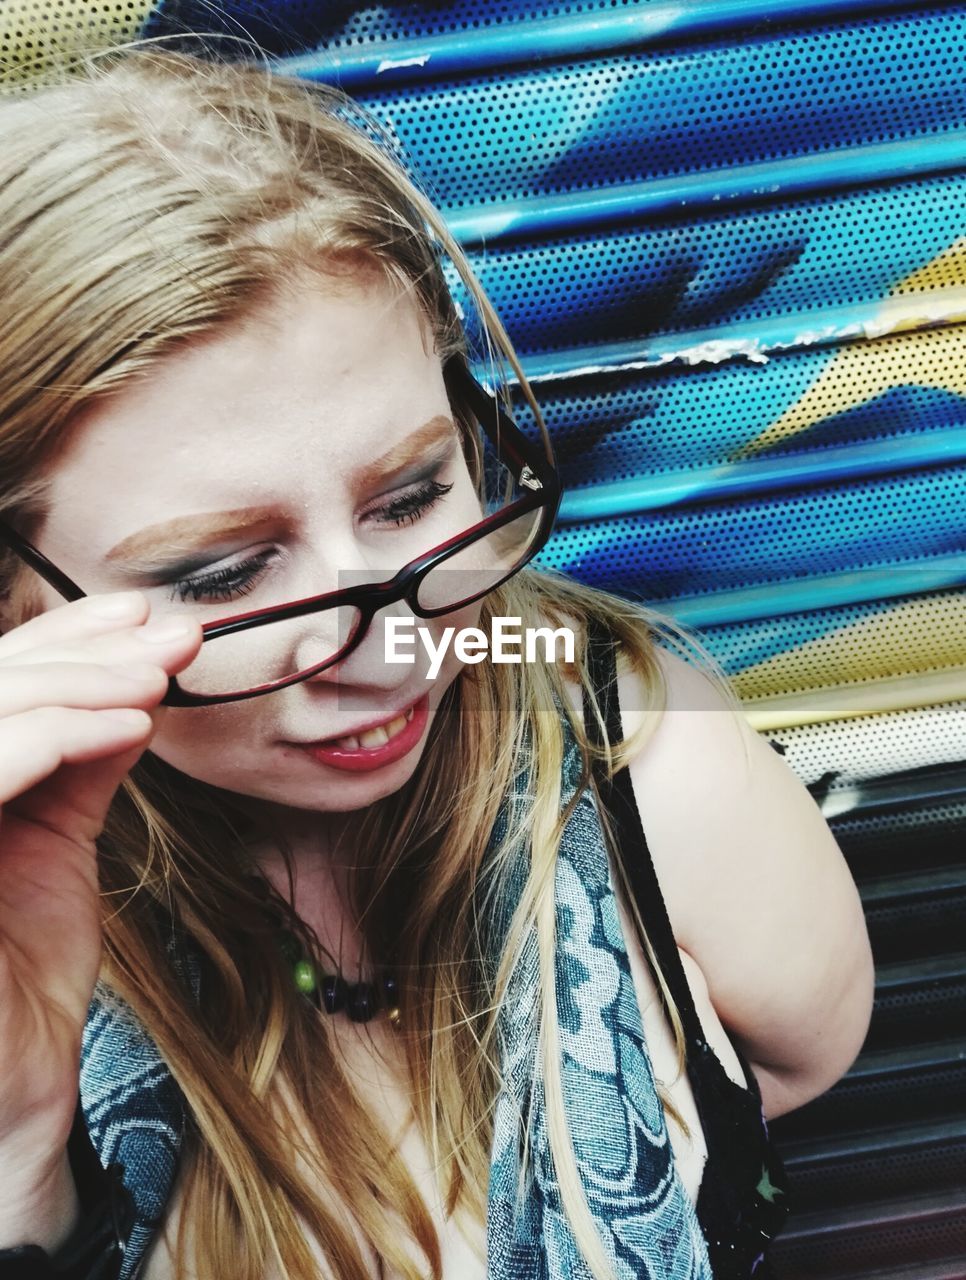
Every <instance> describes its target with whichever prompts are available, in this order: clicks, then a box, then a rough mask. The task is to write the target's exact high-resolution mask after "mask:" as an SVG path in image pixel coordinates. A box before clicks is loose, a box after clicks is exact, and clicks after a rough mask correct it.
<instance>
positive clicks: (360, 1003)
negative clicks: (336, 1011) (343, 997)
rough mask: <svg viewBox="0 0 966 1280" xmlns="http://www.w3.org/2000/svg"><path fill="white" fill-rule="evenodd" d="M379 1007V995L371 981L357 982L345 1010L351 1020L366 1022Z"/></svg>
mask: <svg viewBox="0 0 966 1280" xmlns="http://www.w3.org/2000/svg"><path fill="white" fill-rule="evenodd" d="M378 1007H379V997H378V993H377V991H376V988H375V987H374V986H373V984H372V983H371V982H357V983H356V985H355V986H354V987H353V988H352V994H351V996H350V997H349V1005H348V1008H347V1010H346V1012H347V1013H348V1015H349V1017H350V1018H351V1019H352V1021H353V1022H368V1021H369V1019H370V1018H371V1017H372V1015H373V1014H374V1013H375V1012H376V1010H377V1009H378Z"/></svg>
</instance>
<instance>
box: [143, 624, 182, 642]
mask: <svg viewBox="0 0 966 1280" xmlns="http://www.w3.org/2000/svg"><path fill="white" fill-rule="evenodd" d="M190 630H191V624H190V623H189V622H188V621H187V619H186V618H159V619H158V620H157V621H155V622H146V623H145V624H144V626H143V627H142V628H141V630H140V631H139V632H138V634H139V635H140V637H141V639H142V640H147V641H148V642H149V643H150V644H170V643H171V641H172V640H183V639H184V638H185V636H186V635H187V634H188V632H189V631H190Z"/></svg>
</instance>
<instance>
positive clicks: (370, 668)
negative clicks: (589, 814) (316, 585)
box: [296, 600, 417, 689]
mask: <svg viewBox="0 0 966 1280" xmlns="http://www.w3.org/2000/svg"><path fill="white" fill-rule="evenodd" d="M326 612H327V613H338V614H339V615H340V617H339V619H337V620H336V619H326V618H325V615H324V614H322V615H318V616H317V618H315V620H314V621H313V616H311V615H310V617H308V618H306V619H305V622H306V624H307V625H306V627H305V629H304V631H303V634H302V637H301V640H300V643H299V647H298V653H297V655H296V660H297V662H298V664H299V670H300V671H305V670H307V669H308V668H309V667H313V666H317V665H318V663H320V662H326V661H328V659H329V658H330V657H332V656H333V655H335V654H338V653H340V652H341V651H342V650H343V649H346V648H349V647H350V645H351V642H352V641H353V640H355V639H356V637H357V635H358V632H359V629H360V627H363V626H365V620H364V618H363V616H362V615H361V613H360V611H359V610H358V609H350V608H345V609H338V610H327V611H326ZM390 617H395V618H403V619H406V621H407V623H408V624H411V625H410V630H411V629H412V627H413V626H415V625H416V623H417V619H416V617H415V615H414V614H413V612H412V610H411V609H410V608H409V606H408V604H407V603H406V601H405V600H395V601H393V602H392V603H391V604H388V605H384V606H383V607H382V608H381V609H379V610H377V611H376V613H375V614H374V615H373V616H372V618H371V621H370V622H369V625H368V627H367V628H366V630H365V634H364V635H363V636H362V638H361V640H359V641H358V643H357V644H355V645H352V647H351V652H348V653H346V654H345V656H344V657H340V658H338V659H337V661H335V662H334V663H332V665H331V666H328V667H326V668H325V669H324V670H322V671H319V672H317V673H316V674H315V675H314V676H310V677H309V679H310V681H320V682H327V683H330V684H366V685H371V686H373V687H379V688H385V689H390V688H395V687H398V686H399V685H400V684H401V683H403V681H404V680H405V679H407V678H410V677H411V675H412V669H411V667H410V666H402V665H400V664H399V663H398V662H395V661H392V660H390V658H389V657H388V654H387V643H386V638H387V636H386V633H387V630H388V623H387V620H388V619H389V618H390ZM389 649H390V650H391V646H390V647H389Z"/></svg>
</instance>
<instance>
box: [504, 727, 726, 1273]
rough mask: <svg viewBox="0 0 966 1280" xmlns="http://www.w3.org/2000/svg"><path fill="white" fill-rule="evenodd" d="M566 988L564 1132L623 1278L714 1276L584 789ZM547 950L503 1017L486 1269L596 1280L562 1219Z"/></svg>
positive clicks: (572, 745) (564, 866)
mask: <svg viewBox="0 0 966 1280" xmlns="http://www.w3.org/2000/svg"><path fill="white" fill-rule="evenodd" d="M561 719H562V721H563V724H564V732H565V739H564V765H563V771H562V772H563V776H562V794H561V809H563V808H564V807H565V806H566V805H567V804H568V803H569V802H570V800H571V798H572V797H573V795H574V792H575V791H576V790H577V787H578V785H579V782H580V775H581V754H580V748H579V746H578V744H577V741H576V739H575V738H574V736H573V733H572V732H571V731H570V727H569V724H568V722H567V720H566V717H564V716H563V714H562V713H561ZM528 777H529V770H528V766H527V763H526V758H525V761H524V765H523V768H522V769H521V770H520V772H518V774H517V779H516V781H515V784H514V786H513V788H512V789H511V792H510V795H509V796H508V797H507V798H506V800H505V801H504V803H503V805H502V807H501V809H500V813H499V816H498V819H497V822H496V825H495V827H494V831H493V836H492V838H491V847H493V844H494V842H495V841H498V840H500V839H502V838H503V836H504V834H505V832H506V830H507V824H508V822H509V820H510V817H511V813H512V806H513V805H514V804H517V803H520V802H521V801H522V800H524V799H525V797H526V796H527V794H528V786H527V782H528ZM524 874H525V868H524V867H522V866H521V869H520V872H519V874H518V876H517V879H516V895H514V894H513V893H512V892H511V893H510V894H509V895H508V897H509V899H510V901H507V902H505V903H504V905H503V909H502V911H501V912H498V913H494V919H493V927H494V928H495V929H496V930H497V931H498V933H497V934H496V935H493V936H492V937H491V941H492V943H493V946H492V948H491V950H492V953H493V954H494V955H498V954H500V951H501V949H502V947H501V941H502V939H501V938H500V936H499V934H500V932H502V935H503V936H504V937H505V933H506V929H507V927H508V925H509V919H510V912H511V908H512V907H513V906H515V903H516V900H517V897H518V894H519V889H520V887H522V877H523V875H524ZM555 896H556V931H557V954H556V986H557V1010H558V1017H559V1021H560V1044H561V1051H562V1062H561V1082H562V1088H563V1098H564V1106H565V1109H566V1114H567V1120H568V1127H569V1130H570V1133H571V1135H572V1137H573V1143H574V1151H575V1154H576V1158H577V1167H578V1170H579V1173H580V1177H581V1181H582V1183H583V1187H584V1191H585V1193H586V1196H587V1201H588V1204H589V1207H590V1211H591V1214H592V1215H593V1218H594V1221H595V1223H596V1226H597V1229H598V1232H599V1234H600V1237H601V1240H602V1242H603V1245H604V1250H605V1253H606V1254H607V1256H608V1258H609V1260H610V1263H611V1266H612V1268H613V1270H614V1275H615V1276H616V1277H618V1280H710V1277H711V1267H710V1263H709V1261H708V1254H707V1248H706V1245H705V1242H704V1236H703V1235H702V1232H701V1228H700V1225H699V1223H698V1220H697V1215H696V1213H695V1210H694V1206H693V1204H692V1202H691V1200H690V1199H689V1197H688V1195H687V1193H686V1192H685V1190H684V1187H683V1185H682V1183H681V1180H680V1178H679V1177H678V1174H677V1171H676V1168H675V1164H674V1159H673V1154H672V1151H671V1147H670V1143H669V1140H668V1131H667V1125H666V1122H665V1117H664V1109H663V1107H662V1106H661V1102H660V1099H659V1098H658V1096H657V1092H656V1089H655V1084H654V1076H653V1072H652V1070H651V1063H650V1059H649V1057H648V1053H647V1048H646V1046H645V1043H644V1033H643V1028H642V1023H641V1014H640V1008H639V1006H638V1003H637V997H636V995H635V990H634V984H633V978H632V976H631V969H630V964H629V961H628V958H627V950H626V946H625V943H624V937H623V933H622V930H621V924H620V919H619V917H618V914H617V905H616V901H615V897H614V891H613V885H612V882H611V877H610V867H609V863H608V859H607V855H606V848H605V845H604V837H603V832H602V830H601V826H600V819H599V817H598V814H597V805H596V797H595V796H594V793H593V790H592V789H591V788H589V787H587V788H584V789H583V790H582V791H581V794H580V796H579V798H578V800H577V802H576V804H575V807H574V809H573V811H572V813H571V814H570V817H569V818H568V820H567V824H566V827H565V828H564V833H563V838H562V840H561V845H560V851H559V855H558V858H557V867H556V882H555ZM538 974H539V957H538V949H537V939H536V933H535V932H532V933H531V935H530V936H529V938H528V939H527V940H526V943H525V945H524V948H523V951H522V954H521V956H520V958H519V961H518V964H517V966H516V968H515V970H514V973H513V975H512V978H511V982H510V986H509V990H508V999H507V1001H506V1002H505V1003H504V1005H503V1007H502V1009H501V1013H500V1018H501V1026H500V1037H501V1058H502V1066H503V1073H504V1077H505V1079H506V1081H507V1085H508V1087H507V1088H506V1089H504V1090H503V1091H502V1092H501V1093H500V1095H499V1097H498V1099H497V1105H496V1113H495V1131H494V1140H493V1147H492V1158H491V1163H490V1182H489V1198H488V1212H487V1254H488V1266H487V1275H488V1277H490V1280H585V1278H586V1280H589V1278H590V1277H591V1274H592V1273H591V1271H590V1269H589V1267H588V1266H587V1264H586V1263H585V1262H584V1261H583V1259H582V1257H581V1256H580V1254H579V1252H578V1250H577V1246H576V1243H575V1240H574V1237H573V1235H572V1233H571V1230H570V1226H569V1224H568V1222H567V1219H566V1217H565V1215H564V1211H563V1207H562V1203H561V1197H560V1187H559V1183H558V1181H557V1176H556V1173H555V1171H554V1167H553V1161H552V1159H551V1152H550V1142H549V1137H548V1133H547V1125H546V1112H545V1100H544V1086H543V1079H542V1071H541V1067H540V1062H539V1055H538V1054H537V1052H536V1043H535V1036H534V1034H533V1027H534V1022H535V1018H536V1014H537V990H538V987H537V980H538ZM528 1110H529V1112H530V1130H529V1133H530V1145H531V1156H530V1160H529V1161H528V1167H529V1168H530V1171H531V1176H530V1177H529V1178H528V1180H527V1183H526V1196H525V1197H524V1200H523V1208H522V1212H519V1213H517V1212H516V1210H515V1204H516V1199H515V1189H516V1187H517V1183H518V1170H519V1165H520V1159H521V1152H520V1148H521V1127H520V1126H521V1120H520V1118H521V1117H525V1116H526V1115H527V1113H528Z"/></svg>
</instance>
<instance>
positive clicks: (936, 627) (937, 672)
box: [732, 592, 966, 728]
mask: <svg viewBox="0 0 966 1280" xmlns="http://www.w3.org/2000/svg"><path fill="white" fill-rule="evenodd" d="M963 673H966V594H964V593H963V592H949V593H946V594H943V595H927V596H923V597H921V598H919V599H915V600H906V601H903V602H901V603H897V604H896V605H895V606H894V607H893V608H890V609H888V610H887V611H885V612H879V613H876V614H873V615H872V616H871V617H868V618H862V619H859V620H857V621H855V622H852V623H850V624H848V625H847V626H843V627H840V628H839V629H838V630H836V631H832V632H829V633H826V634H825V635H822V636H819V637H817V638H816V639H814V640H810V641H808V642H807V643H805V644H802V645H799V646H798V647H796V648H795V649H792V650H790V651H788V652H787V653H779V654H775V655H774V656H772V657H770V658H766V659H764V660H763V661H762V662H758V663H756V664H755V665H754V666H751V667H748V668H746V669H745V670H744V671H742V672H740V673H738V674H736V675H735V676H733V677H732V683H733V685H734V687H735V691H736V693H737V694H738V696H739V697H740V698H741V700H742V703H743V704H744V706H745V708H746V709H747V710H748V711H749V712H750V713H751V712H753V713H754V717H755V718H758V719H760V718H762V717H764V718H765V719H766V720H767V725H766V726H764V727H768V728H777V727H778V726H779V725H789V724H807V723H813V722H815V721H818V720H833V719H840V718H842V717H843V716H849V715H868V714H870V712H882V711H895V710H901V709H907V708H909V707H915V706H924V705H930V704H931V703H933V702H936V701H947V700H949V699H952V698H956V699H958V698H962V697H966V684H963V683H962V681H963ZM775 717H777V720H776V719H775Z"/></svg>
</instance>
